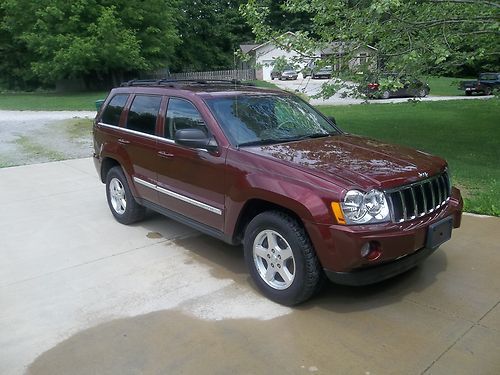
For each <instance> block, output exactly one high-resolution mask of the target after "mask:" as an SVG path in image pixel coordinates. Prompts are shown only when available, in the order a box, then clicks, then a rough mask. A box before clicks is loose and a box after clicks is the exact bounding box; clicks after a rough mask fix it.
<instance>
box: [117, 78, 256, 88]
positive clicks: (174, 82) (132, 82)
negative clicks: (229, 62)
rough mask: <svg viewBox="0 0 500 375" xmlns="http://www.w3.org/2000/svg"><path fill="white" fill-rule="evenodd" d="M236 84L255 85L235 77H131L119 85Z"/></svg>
mask: <svg viewBox="0 0 500 375" xmlns="http://www.w3.org/2000/svg"><path fill="white" fill-rule="evenodd" d="M228 84H229V85H238V86H255V85H254V84H253V83H243V82H241V81H240V80H237V79H227V80H225V79H174V78H162V79H133V80H130V81H127V82H122V84H121V85H120V86H121V87H130V86H171V87H174V86H179V85H186V86H189V85H228Z"/></svg>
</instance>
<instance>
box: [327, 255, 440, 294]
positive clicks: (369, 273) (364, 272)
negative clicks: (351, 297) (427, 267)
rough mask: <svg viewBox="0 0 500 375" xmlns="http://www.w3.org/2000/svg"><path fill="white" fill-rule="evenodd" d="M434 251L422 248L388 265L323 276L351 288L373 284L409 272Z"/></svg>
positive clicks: (332, 272)
mask: <svg viewBox="0 0 500 375" xmlns="http://www.w3.org/2000/svg"><path fill="white" fill-rule="evenodd" d="M435 250H437V249H429V248H426V247H424V248H423V249H420V250H417V251H415V252H414V253H413V254H410V255H407V256H405V257H403V258H400V259H397V260H395V261H392V262H389V263H385V264H380V265H378V266H373V267H370V268H365V269H359V270H354V271H351V272H335V271H330V270H325V274H326V276H327V277H328V279H330V281H332V282H334V283H337V284H342V285H352V286H361V285H369V284H374V283H378V282H380V281H383V280H386V279H389V278H391V277H394V276H396V275H399V274H401V273H403V272H406V271H408V270H410V269H411V268H413V267H415V266H417V265H418V264H420V263H421V262H423V261H424V260H425V259H426V258H427V257H428V256H429V255H431V254H433V253H434V251H435Z"/></svg>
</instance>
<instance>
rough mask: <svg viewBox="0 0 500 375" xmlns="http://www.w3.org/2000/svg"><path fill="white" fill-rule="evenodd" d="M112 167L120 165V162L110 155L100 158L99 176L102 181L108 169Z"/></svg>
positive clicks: (103, 181) (104, 179)
mask: <svg viewBox="0 0 500 375" xmlns="http://www.w3.org/2000/svg"><path fill="white" fill-rule="evenodd" d="M113 167H121V164H120V162H119V161H118V160H116V159H114V158H111V157H105V158H104V159H103V160H102V163H101V171H100V177H101V182H102V183H106V176H107V175H108V172H109V170H110V169H111V168H113Z"/></svg>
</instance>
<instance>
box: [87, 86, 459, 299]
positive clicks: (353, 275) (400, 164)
mask: <svg viewBox="0 0 500 375" xmlns="http://www.w3.org/2000/svg"><path fill="white" fill-rule="evenodd" d="M94 149H95V151H94V161H95V166H96V168H97V172H98V174H99V176H100V178H101V180H102V182H103V183H105V184H106V193H107V199H108V204H109V207H110V209H111V212H112V213H113V215H114V217H115V218H116V220H118V221H119V222H121V223H124V224H129V223H132V222H135V221H137V220H139V219H141V218H142V217H143V215H144V212H145V209H146V208H149V209H152V210H154V211H157V212H160V213H162V214H164V215H166V216H168V217H171V218H173V219H175V220H178V221H180V222H182V223H185V224H187V225H190V226H192V227H194V228H196V229H198V230H200V231H202V232H204V233H207V234H209V235H211V236H214V237H217V238H220V239H221V240H223V241H225V242H227V243H230V244H234V245H238V244H241V243H242V244H243V246H244V252H245V260H246V263H247V266H248V268H249V271H250V274H251V276H252V278H253V280H254V282H255V283H256V285H257V286H258V287H259V289H260V290H261V291H262V292H263V293H264V294H265V295H266V296H267V297H269V298H270V299H272V300H274V301H277V302H279V303H282V304H286V305H293V304H297V303H300V302H302V301H304V300H306V299H308V298H309V297H310V296H311V295H312V294H313V293H314V292H315V291H316V290H317V289H318V286H319V285H320V284H321V281H322V279H324V277H325V275H326V276H327V277H328V278H329V279H330V280H332V281H334V282H336V283H340V284H348V285H364V284H369V283H375V282H378V281H381V280H384V279H387V278H389V277H392V276H394V275H397V274H399V273H402V272H404V271H406V270H408V269H410V268H412V267H414V266H415V265H417V264H418V263H419V262H421V261H422V260H423V259H425V258H426V257H427V256H429V255H430V254H432V253H433V252H434V251H435V250H436V248H437V247H438V246H439V245H441V244H442V243H443V242H445V241H447V240H448V239H450V236H451V231H452V228H458V227H459V226H460V221H461V214H462V198H461V196H460V192H459V190H458V189H456V188H454V187H452V186H451V183H450V176H449V172H448V169H447V164H446V162H445V161H444V160H443V159H441V158H438V157H435V156H431V155H429V154H426V153H424V152H421V151H417V150H413V149H410V148H406V147H401V146H395V145H390V144H385V143H382V142H378V141H375V140H372V139H367V138H363V137H358V136H355V135H351V134H346V133H344V132H343V131H342V130H340V129H339V128H338V127H337V125H336V124H335V122H334V121H333V119H328V118H326V117H324V116H323V115H322V114H321V113H319V112H318V111H317V110H315V109H314V108H313V107H311V106H309V105H308V104H307V103H305V102H304V101H302V100H301V99H299V98H298V97H296V96H294V95H292V94H289V93H286V92H283V91H276V90H264V89H259V88H255V87H251V86H244V85H240V84H236V83H223V82H203V81H200V82H169V81H149V82H148V81H146V82H145V81H132V82H128V83H126V84H124V85H122V87H119V88H115V89H113V90H111V92H110V94H109V96H108V97H107V99H106V100H105V102H104V104H103V106H102V108H101V110H100V111H99V113H98V114H97V116H96V119H95V124H94Z"/></svg>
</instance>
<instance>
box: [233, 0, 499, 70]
mask: <svg viewBox="0 0 500 375" xmlns="http://www.w3.org/2000/svg"><path fill="white" fill-rule="evenodd" d="M266 3H267V2H266V1H265V0H249V1H248V3H247V5H246V6H244V7H242V12H243V14H244V16H245V18H246V19H247V21H248V22H249V24H250V25H251V26H252V28H253V31H254V32H255V33H256V35H257V36H258V37H259V38H261V39H262V40H266V39H268V38H269V37H270V36H271V37H274V38H277V35H278V34H279V32H278V30H275V28H274V27H271V26H269V24H268V23H267V22H266V19H267V18H268V17H269V15H270V11H271V9H270V7H269V6H268V5H266ZM283 9H284V10H285V11H288V12H295V13H297V12H299V13H304V12H305V13H307V14H309V15H310V16H311V19H312V24H313V25H312V31H313V32H314V35H312V34H311V33H310V32H308V31H302V32H298V33H296V34H297V37H296V41H295V42H294V46H293V48H294V49H296V50H298V51H299V52H300V53H301V54H302V55H303V56H304V58H310V57H311V56H312V55H314V51H316V50H318V48H322V47H325V46H326V45H327V44H328V43H331V42H334V41H341V42H343V46H344V47H345V49H346V53H347V58H348V57H349V52H352V51H354V50H355V49H356V48H357V47H359V46H363V45H371V46H373V47H375V48H377V50H378V58H379V62H380V64H381V66H382V67H383V69H384V70H386V71H395V72H404V73H411V74H419V73H429V72H433V71H436V70H439V71H441V72H442V71H446V72H457V71H458V72H459V71H460V70H463V69H464V67H465V66H473V65H477V64H478V63H482V64H485V65H484V66H486V68H487V69H494V70H498V69H499V57H500V51H499V49H498V44H499V43H498V40H499V36H500V25H499V20H500V2H498V1H494V0H492V1H488V0H414V1H402V0H288V1H287V2H285V3H284V5H283ZM276 40H277V41H278V43H279V38H277V39H276Z"/></svg>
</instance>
